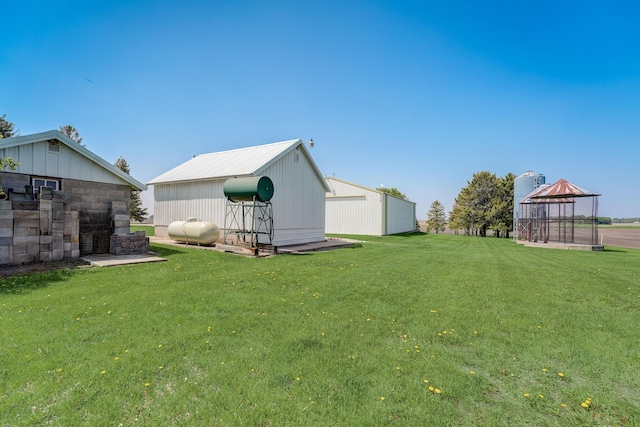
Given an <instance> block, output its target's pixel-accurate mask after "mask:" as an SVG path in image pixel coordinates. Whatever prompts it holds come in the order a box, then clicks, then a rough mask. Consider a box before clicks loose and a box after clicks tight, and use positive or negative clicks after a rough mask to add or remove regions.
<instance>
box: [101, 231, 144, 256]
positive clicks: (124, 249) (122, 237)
mask: <svg viewBox="0 0 640 427" xmlns="http://www.w3.org/2000/svg"><path fill="white" fill-rule="evenodd" d="M110 246H111V249H110V251H111V253H112V254H113V255H146V254H148V253H149V238H148V237H147V236H146V235H145V233H144V231H136V232H135V233H133V234H113V235H112V236H111V245H110Z"/></svg>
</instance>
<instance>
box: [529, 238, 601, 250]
mask: <svg viewBox="0 0 640 427" xmlns="http://www.w3.org/2000/svg"><path fill="white" fill-rule="evenodd" d="M516 242H517V243H519V244H521V245H524V246H528V247H532V248H547V249H567V250H574V251H596V252H601V251H604V245H587V244H582V243H559V242H547V243H544V242H527V241H524V240H516Z"/></svg>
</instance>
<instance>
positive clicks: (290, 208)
mask: <svg viewBox="0 0 640 427" xmlns="http://www.w3.org/2000/svg"><path fill="white" fill-rule="evenodd" d="M260 175H265V176H268V177H269V178H270V179H271V181H273V198H272V199H271V203H272V204H273V217H274V230H275V235H274V239H273V240H274V242H273V244H274V245H276V246H284V245H292V244H296V243H306V242H318V241H322V240H324V239H325V235H324V233H325V224H324V222H325V202H324V196H325V190H324V186H323V185H322V184H323V183H322V181H320V179H318V175H317V174H316V173H315V171H314V168H313V167H312V165H311V163H309V161H308V159H307V157H306V156H305V155H304V153H303V151H302V150H301V149H298V148H296V149H294V150H291V151H289V152H288V153H286V154H285V155H284V156H283V157H281V158H280V159H279V160H278V161H277V162H275V163H273V164H272V165H271V166H269V167H267V168H266V169H265V170H263V171H261V172H260Z"/></svg>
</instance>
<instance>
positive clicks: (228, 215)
mask: <svg viewBox="0 0 640 427" xmlns="http://www.w3.org/2000/svg"><path fill="white" fill-rule="evenodd" d="M260 236H264V237H265V238H268V240H269V243H268V244H269V245H271V243H272V241H273V208H272V206H271V202H261V201H259V200H258V199H257V198H256V197H255V196H254V197H253V200H251V201H237V202H234V201H233V200H231V199H229V198H227V204H226V209H225V217H224V238H223V241H224V243H225V244H229V245H243V246H246V245H248V246H249V247H251V248H257V247H258V244H265V242H264V241H263V242H260V241H259V240H260Z"/></svg>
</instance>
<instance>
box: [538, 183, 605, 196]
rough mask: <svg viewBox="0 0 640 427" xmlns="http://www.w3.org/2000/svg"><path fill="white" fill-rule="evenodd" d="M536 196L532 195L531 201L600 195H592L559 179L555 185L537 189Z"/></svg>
mask: <svg viewBox="0 0 640 427" xmlns="http://www.w3.org/2000/svg"><path fill="white" fill-rule="evenodd" d="M538 190H540V191H537V192H536V194H534V195H532V196H531V198H532V199H555V198H563V197H589V196H599V195H600V194H594V193H591V192H590V191H587V190H585V189H582V188H580V187H578V186H577V185H575V184H572V183H570V182H569V181H565V180H564V179H559V180H558V181H557V182H556V183H555V184H551V185H550V186H548V187H545V188H542V189H540V188H538Z"/></svg>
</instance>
